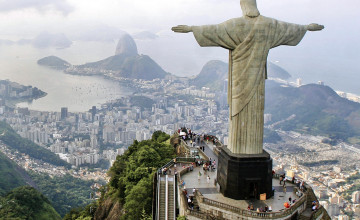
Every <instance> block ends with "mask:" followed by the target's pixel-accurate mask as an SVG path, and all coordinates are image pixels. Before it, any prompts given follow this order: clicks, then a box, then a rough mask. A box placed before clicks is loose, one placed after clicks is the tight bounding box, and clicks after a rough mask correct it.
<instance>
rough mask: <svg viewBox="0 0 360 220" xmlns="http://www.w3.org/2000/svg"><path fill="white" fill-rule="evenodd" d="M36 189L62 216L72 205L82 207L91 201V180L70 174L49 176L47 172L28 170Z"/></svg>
mask: <svg viewBox="0 0 360 220" xmlns="http://www.w3.org/2000/svg"><path fill="white" fill-rule="evenodd" d="M29 175H30V176H31V178H32V179H33V180H34V182H35V183H36V185H37V187H38V190H39V191H40V192H41V193H42V194H44V195H45V196H46V197H47V198H48V199H49V201H50V202H51V203H52V205H53V207H54V209H55V210H56V211H57V212H58V213H59V214H60V215H61V216H64V215H65V214H66V213H68V212H69V211H70V210H71V208H73V207H83V206H86V205H87V204H89V203H90V202H91V199H90V193H94V191H92V190H91V188H90V187H91V186H92V185H93V184H94V182H93V181H84V180H81V179H78V178H75V177H72V176H71V175H69V174H68V175H65V176H62V177H58V176H54V177H50V176H49V175H47V174H39V173H35V172H29Z"/></svg>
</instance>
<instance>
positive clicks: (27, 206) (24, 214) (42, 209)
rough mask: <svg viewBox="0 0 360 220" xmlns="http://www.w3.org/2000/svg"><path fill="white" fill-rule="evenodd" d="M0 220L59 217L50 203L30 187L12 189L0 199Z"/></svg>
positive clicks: (53, 218)
mask: <svg viewBox="0 0 360 220" xmlns="http://www.w3.org/2000/svg"><path fill="white" fill-rule="evenodd" d="M0 207H1V208H0V219H13V220H22V219H27V220H57V219H61V217H60V215H59V214H58V213H57V212H56V211H55V210H54V208H53V207H52V206H51V203H50V201H49V200H48V199H47V198H46V197H45V196H44V195H42V194H41V193H40V192H38V191H37V190H36V189H34V188H32V187H30V186H21V187H18V188H15V189H13V190H12V191H10V192H9V193H8V194H7V195H5V196H3V197H0Z"/></svg>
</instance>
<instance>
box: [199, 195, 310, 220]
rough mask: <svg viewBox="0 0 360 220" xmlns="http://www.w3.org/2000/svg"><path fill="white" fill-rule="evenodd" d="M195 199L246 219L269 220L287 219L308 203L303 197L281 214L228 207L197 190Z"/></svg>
mask: <svg viewBox="0 0 360 220" xmlns="http://www.w3.org/2000/svg"><path fill="white" fill-rule="evenodd" d="M195 197H196V200H197V201H198V202H203V203H205V204H207V205H211V206H216V207H218V208H222V209H226V210H229V211H233V212H236V213H239V214H240V215H242V216H246V217H253V218H257V217H258V218H267V219H274V218H279V217H286V216H289V215H291V214H292V213H293V212H294V211H295V210H297V209H298V208H299V207H300V206H301V205H303V204H305V202H306V196H305V195H304V196H302V198H300V199H299V200H298V201H296V202H295V204H294V205H293V206H291V207H290V208H289V209H286V210H285V211H281V212H257V211H251V210H245V209H241V208H239V207H235V206H232V205H228V204H225V203H222V202H218V201H215V200H212V199H208V198H205V197H203V196H202V195H201V193H200V192H199V191H198V190H196V191H195Z"/></svg>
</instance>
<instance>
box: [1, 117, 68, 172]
mask: <svg viewBox="0 0 360 220" xmlns="http://www.w3.org/2000/svg"><path fill="white" fill-rule="evenodd" d="M0 140H1V141H2V142H3V143H4V144H6V145H7V146H9V148H11V149H14V150H17V151H19V152H20V153H25V154H28V155H29V156H30V157H33V158H35V159H38V160H42V161H44V162H47V163H50V164H53V165H57V166H65V167H68V168H70V167H71V165H70V164H69V163H67V162H65V161H63V160H61V159H60V157H59V156H58V155H56V154H54V153H53V152H51V151H50V150H48V149H45V148H43V147H40V146H39V145H37V144H35V143H34V142H32V141H30V140H28V139H25V138H22V137H21V136H20V135H19V134H17V133H16V132H15V131H14V130H13V129H12V128H11V127H10V125H8V124H7V123H6V122H4V121H0Z"/></svg>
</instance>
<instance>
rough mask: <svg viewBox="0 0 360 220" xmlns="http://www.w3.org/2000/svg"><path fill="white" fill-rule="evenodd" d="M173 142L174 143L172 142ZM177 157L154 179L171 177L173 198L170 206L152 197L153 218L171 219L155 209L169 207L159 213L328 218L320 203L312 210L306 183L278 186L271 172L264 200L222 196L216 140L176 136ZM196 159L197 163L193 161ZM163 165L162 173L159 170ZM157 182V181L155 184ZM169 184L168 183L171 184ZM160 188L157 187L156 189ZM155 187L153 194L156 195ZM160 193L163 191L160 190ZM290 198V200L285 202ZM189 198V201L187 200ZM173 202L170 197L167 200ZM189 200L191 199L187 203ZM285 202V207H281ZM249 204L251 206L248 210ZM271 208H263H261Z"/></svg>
mask: <svg viewBox="0 0 360 220" xmlns="http://www.w3.org/2000/svg"><path fill="white" fill-rule="evenodd" d="M173 144H174V143H173ZM174 146H175V147H176V150H177V154H178V157H177V158H175V159H174V160H172V161H170V162H169V163H168V164H166V165H164V167H162V169H160V170H159V172H158V175H157V179H158V180H159V181H160V182H161V180H163V179H164V176H167V178H170V179H172V178H174V180H175V190H173V191H172V192H174V193H175V195H170V198H171V199H173V198H175V200H176V201H175V203H176V204H175V206H174V205H166V204H165V203H164V201H169V199H168V198H161V196H160V197H158V198H154V199H155V200H156V201H157V203H156V204H157V205H156V206H155V208H154V215H153V216H154V219H156V220H163V219H166V220H167V219H174V218H173V214H172V216H171V217H170V216H169V217H165V216H164V215H161V216H160V215H159V214H158V213H159V212H156V210H164V207H162V206H165V207H172V209H173V210H170V211H169V210H167V211H163V212H167V213H176V216H186V219H194V220H195V219H301V220H305V219H330V217H329V216H328V214H327V212H326V210H325V209H324V208H323V207H322V206H317V209H316V210H315V211H312V207H313V202H314V201H315V203H317V204H318V200H317V198H316V196H315V194H314V192H313V190H312V188H311V187H310V186H308V185H307V184H306V183H305V184H304V185H303V187H302V189H301V190H300V188H299V184H295V183H292V182H291V181H286V183H285V186H286V187H284V186H283V182H282V183H281V185H280V180H279V176H280V174H274V175H273V179H272V184H273V189H274V196H273V197H271V198H270V199H266V196H265V197H264V196H262V198H261V199H260V198H255V197H256V196H254V197H253V198H250V199H248V200H235V199H231V198H228V197H225V196H223V194H221V193H220V190H219V186H218V184H217V183H216V175H217V172H216V167H217V164H216V163H217V162H218V158H217V155H218V152H220V148H221V147H224V146H222V145H221V143H220V142H217V143H216V145H215V144H214V143H213V142H212V141H199V142H196V143H195V144H193V143H190V141H188V140H186V141H185V140H183V139H181V138H178V139H177V140H176V141H175V144H174ZM210 160H211V161H214V160H215V166H214V167H215V168H214V169H210V170H204V167H203V164H206V163H209V161H210ZM199 161H200V164H202V165H200V166H198V165H197V164H198V163H199ZM164 168H166V175H165V173H164V172H163V171H164ZM160 185H161V184H159V183H157V186H158V187H159V186H160ZM171 186H172V185H171ZM159 189H160V190H159ZM159 192H161V188H158V190H157V193H155V194H156V195H160V193H159ZM163 194H164V193H163ZM289 198H291V202H289ZM189 199H190V200H189ZM170 201H173V200H170ZM190 201H191V202H190ZM285 203H289V205H290V206H289V207H287V208H286V207H285V206H284V205H285ZM249 207H251V208H252V209H251V210H249ZM266 208H267V209H269V208H270V209H271V211H270V210H267V211H264V210H265V209H266Z"/></svg>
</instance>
